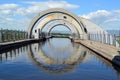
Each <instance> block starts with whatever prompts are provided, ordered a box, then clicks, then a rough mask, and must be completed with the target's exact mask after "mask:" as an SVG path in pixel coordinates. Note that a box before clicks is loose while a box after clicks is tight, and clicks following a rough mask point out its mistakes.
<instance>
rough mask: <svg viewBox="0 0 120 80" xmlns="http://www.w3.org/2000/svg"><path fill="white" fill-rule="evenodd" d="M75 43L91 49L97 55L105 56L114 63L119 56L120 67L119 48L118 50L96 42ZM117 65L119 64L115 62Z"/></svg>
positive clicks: (79, 41)
mask: <svg viewBox="0 0 120 80" xmlns="http://www.w3.org/2000/svg"><path fill="white" fill-rule="evenodd" d="M75 42H77V43H80V44H82V45H84V46H86V47H87V48H89V49H91V50H92V51H94V52H96V53H97V54H99V55H101V56H103V57H104V58H106V59H108V60H109V61H112V62H113V60H114V58H115V57H116V56H119V60H118V61H119V64H118V65H120V54H119V53H118V51H120V48H119V47H118V48H117V47H115V46H112V45H108V44H103V43H100V42H94V41H90V40H75ZM115 63H118V62H116V61H115Z"/></svg>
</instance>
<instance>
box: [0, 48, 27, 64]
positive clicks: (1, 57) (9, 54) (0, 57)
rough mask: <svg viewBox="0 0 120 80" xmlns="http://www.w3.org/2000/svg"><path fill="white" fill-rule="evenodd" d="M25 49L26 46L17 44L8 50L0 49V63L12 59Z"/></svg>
mask: <svg viewBox="0 0 120 80" xmlns="http://www.w3.org/2000/svg"><path fill="white" fill-rule="evenodd" d="M25 50H26V46H23V47H22V46H21V47H20V46H19V47H16V48H14V49H11V50H10V49H9V50H5V51H0V63H2V62H3V63H4V62H7V61H9V60H14V59H15V58H16V56H19V55H20V54H22V53H23V52H24V51H25Z"/></svg>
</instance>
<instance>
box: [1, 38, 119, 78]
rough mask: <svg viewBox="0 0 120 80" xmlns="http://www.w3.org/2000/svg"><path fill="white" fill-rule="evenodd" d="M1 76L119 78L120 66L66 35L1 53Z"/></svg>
mask: <svg viewBox="0 0 120 80" xmlns="http://www.w3.org/2000/svg"><path fill="white" fill-rule="evenodd" d="M0 80H120V68H119V67H116V66H115V65H113V64H112V63H110V62H109V61H107V60H105V59H103V58H102V57H100V56H98V55H97V54H95V53H94V52H92V51H90V50H88V49H86V48H85V47H83V46H82V45H80V44H76V43H72V42H71V41H70V40H69V39H67V38H52V39H49V40H47V41H45V42H40V43H35V44H31V45H27V46H24V47H20V48H17V49H13V50H10V51H8V52H4V53H2V54H0Z"/></svg>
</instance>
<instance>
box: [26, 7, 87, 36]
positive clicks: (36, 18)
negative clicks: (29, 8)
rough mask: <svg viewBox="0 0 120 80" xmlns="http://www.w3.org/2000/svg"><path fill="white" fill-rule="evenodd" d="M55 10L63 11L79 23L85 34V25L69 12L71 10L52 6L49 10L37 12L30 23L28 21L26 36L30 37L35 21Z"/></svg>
mask: <svg viewBox="0 0 120 80" xmlns="http://www.w3.org/2000/svg"><path fill="white" fill-rule="evenodd" d="M56 12H59V13H64V14H66V15H69V16H71V17H72V18H73V19H74V20H76V22H78V23H79V25H80V27H81V29H82V31H83V34H85V31H84V28H85V26H84V25H82V24H81V23H82V21H81V20H80V19H79V17H78V16H76V15H75V14H73V13H71V12H69V11H67V10H65V9H61V8H53V9H49V10H46V11H43V12H41V13H39V14H38V15H37V16H36V17H35V18H34V19H33V20H32V21H31V23H30V25H29V28H28V38H31V34H32V29H33V27H34V26H35V24H36V23H37V21H38V20H39V19H40V18H42V17H44V16H45V15H47V14H50V13H56Z"/></svg>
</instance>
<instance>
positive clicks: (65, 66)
mask: <svg viewBox="0 0 120 80" xmlns="http://www.w3.org/2000/svg"><path fill="white" fill-rule="evenodd" d="M41 45H42V44H40V46H39V50H38V51H39V52H37V53H36V54H39V56H38V55H37V57H36V56H35V53H34V51H32V46H29V47H28V50H27V51H28V55H29V58H30V59H31V60H32V61H33V62H34V63H35V64H36V65H37V66H38V67H39V68H40V69H42V70H44V71H47V72H50V73H63V72H64V73H65V72H69V71H71V70H73V69H74V67H75V66H76V65H77V64H79V63H81V62H83V61H85V60H84V58H85V56H86V53H84V49H83V48H82V47H81V46H76V47H77V49H76V50H75V51H74V53H72V54H71V56H70V57H68V58H67V59H66V60H63V61H62V62H61V61H60V63H59V64H57V65H55V66H57V67H55V66H54V63H55V62H56V60H55V59H53V58H52V57H49V56H47V55H46V53H44V51H43V50H42V47H41ZM33 49H34V48H33ZM40 58H42V59H44V60H45V61H44V62H45V64H43V62H42V61H41V60H40ZM48 61H49V62H48ZM51 65H52V66H53V67H52V66H51Z"/></svg>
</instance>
